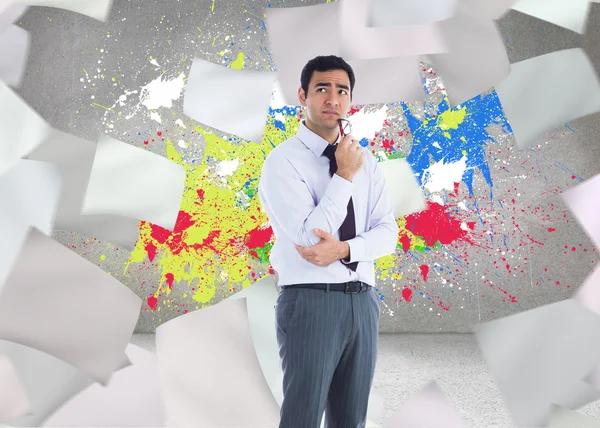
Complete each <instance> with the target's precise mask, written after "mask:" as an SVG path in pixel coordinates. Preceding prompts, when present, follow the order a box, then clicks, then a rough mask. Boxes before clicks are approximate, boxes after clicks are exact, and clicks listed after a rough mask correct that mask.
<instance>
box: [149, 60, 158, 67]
mask: <svg viewBox="0 0 600 428" xmlns="http://www.w3.org/2000/svg"><path fill="white" fill-rule="evenodd" d="M150 64H152V65H155V66H157V67H160V64H159V63H158V62H156V60H155V59H151V60H150Z"/></svg>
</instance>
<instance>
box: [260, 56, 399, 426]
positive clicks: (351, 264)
mask: <svg viewBox="0 0 600 428" xmlns="http://www.w3.org/2000/svg"><path fill="white" fill-rule="evenodd" d="M354 82H355V77H354V72H353V71H352V68H351V67H350V65H348V64H347V63H346V62H345V61H344V60H343V59H342V58H339V57H336V56H320V57H317V58H314V59H312V60H311V61H309V62H308V63H307V64H306V66H305V67H304V69H303V70H302V75H301V87H300V88H299V89H298V98H299V100H300V104H301V105H302V107H304V108H305V112H306V120H304V121H303V122H302V123H301V125H300V129H299V130H298V133H297V134H296V136H294V137H292V138H290V139H288V140H287V141H285V142H283V143H282V144H280V145H279V146H277V147H276V148H275V149H273V151H272V152H271V153H270V154H269V155H268V156H267V159H266V160H265V163H264V166H263V170H262V176H261V179H260V183H259V186H258V194H259V198H260V201H261V204H262V206H263V209H264V210H265V212H266V213H267V215H268V217H269V222H270V224H271V226H272V228H273V231H274V233H275V237H276V242H275V245H274V246H273V249H272V251H271V256H270V258H271V264H272V266H273V268H274V269H275V270H276V271H277V273H278V275H279V285H280V286H281V288H282V291H281V293H280V294H279V296H278V298H277V305H276V311H275V313H276V327H277V341H278V343H279V354H280V356H281V359H282V366H283V393H284V399H283V403H282V407H281V422H280V425H279V426H280V428H318V427H319V426H320V423H321V420H322V417H323V412H325V421H326V426H327V427H328V428H354V427H364V426H365V424H366V414H367V404H368V399H369V392H370V389H371V385H372V381H373V375H374V372H375V362H376V359H377V345H378V325H379V312H380V307H379V299H378V297H377V295H376V292H375V290H374V289H373V286H374V285H375V275H374V266H373V265H374V263H373V261H374V260H375V259H377V258H379V257H382V256H385V255H388V254H391V253H393V252H394V250H395V248H396V242H397V237H398V225H397V224H396V221H395V218H394V214H393V209H392V205H391V201H390V199H389V196H388V194H387V190H386V187H385V182H384V178H383V175H382V172H381V169H380V168H379V166H378V164H377V160H376V159H375V157H374V156H373V155H372V154H371V153H370V152H369V151H367V150H365V149H363V148H362V147H361V146H360V145H359V144H358V142H357V141H356V140H354V139H353V137H352V136H351V135H347V136H345V137H342V136H341V133H340V126H339V122H338V120H339V119H343V118H344V117H345V116H346V115H347V114H348V111H349V110H350V102H351V95H352V90H353V88H354Z"/></svg>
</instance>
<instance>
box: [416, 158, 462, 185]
mask: <svg viewBox="0 0 600 428" xmlns="http://www.w3.org/2000/svg"><path fill="white" fill-rule="evenodd" d="M466 169H467V157H466V156H463V157H462V158H460V160H458V161H457V162H451V163H444V159H442V160H440V161H439V162H436V163H434V164H433V165H431V166H430V167H429V168H427V169H426V170H425V171H424V173H423V177H424V181H425V186H424V187H425V188H426V189H427V190H429V191H430V192H431V193H436V192H441V191H442V190H454V183H460V181H461V180H462V177H463V174H464V172H465V170H466Z"/></svg>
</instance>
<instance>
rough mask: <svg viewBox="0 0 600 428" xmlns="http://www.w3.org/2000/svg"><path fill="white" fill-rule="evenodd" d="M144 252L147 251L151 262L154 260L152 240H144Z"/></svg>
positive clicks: (154, 248)
mask: <svg viewBox="0 0 600 428" xmlns="http://www.w3.org/2000/svg"><path fill="white" fill-rule="evenodd" d="M145 248H146V253H148V260H150V261H151V262H153V261H154V257H156V245H154V244H153V243H152V242H146V247H145Z"/></svg>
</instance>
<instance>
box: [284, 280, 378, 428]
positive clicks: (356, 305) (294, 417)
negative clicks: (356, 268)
mask: <svg viewBox="0 0 600 428" xmlns="http://www.w3.org/2000/svg"><path fill="white" fill-rule="evenodd" d="M379 313H380V306H379V299H378V298H377V294H376V292H375V289H374V288H370V289H369V290H368V291H366V292H363V293H357V294H345V293H343V292H339V291H329V292H326V291H323V290H311V289H300V288H299V289H294V288H286V289H283V290H282V291H281V293H280V294H279V296H278V297H277V304H276V306H275V318H276V327H277V342H278V344H279V356H280V357H281V360H282V366H283V396H284V398H283V403H282V406H281V422H280V425H279V428H319V426H320V425H321V419H322V418H323V412H325V426H326V427H327V428H364V426H365V424H366V418H367V404H368V401H369V393H370V390H371V385H372V383H373V375H374V373H375V363H376V360H377V347H378V325H379Z"/></svg>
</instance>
